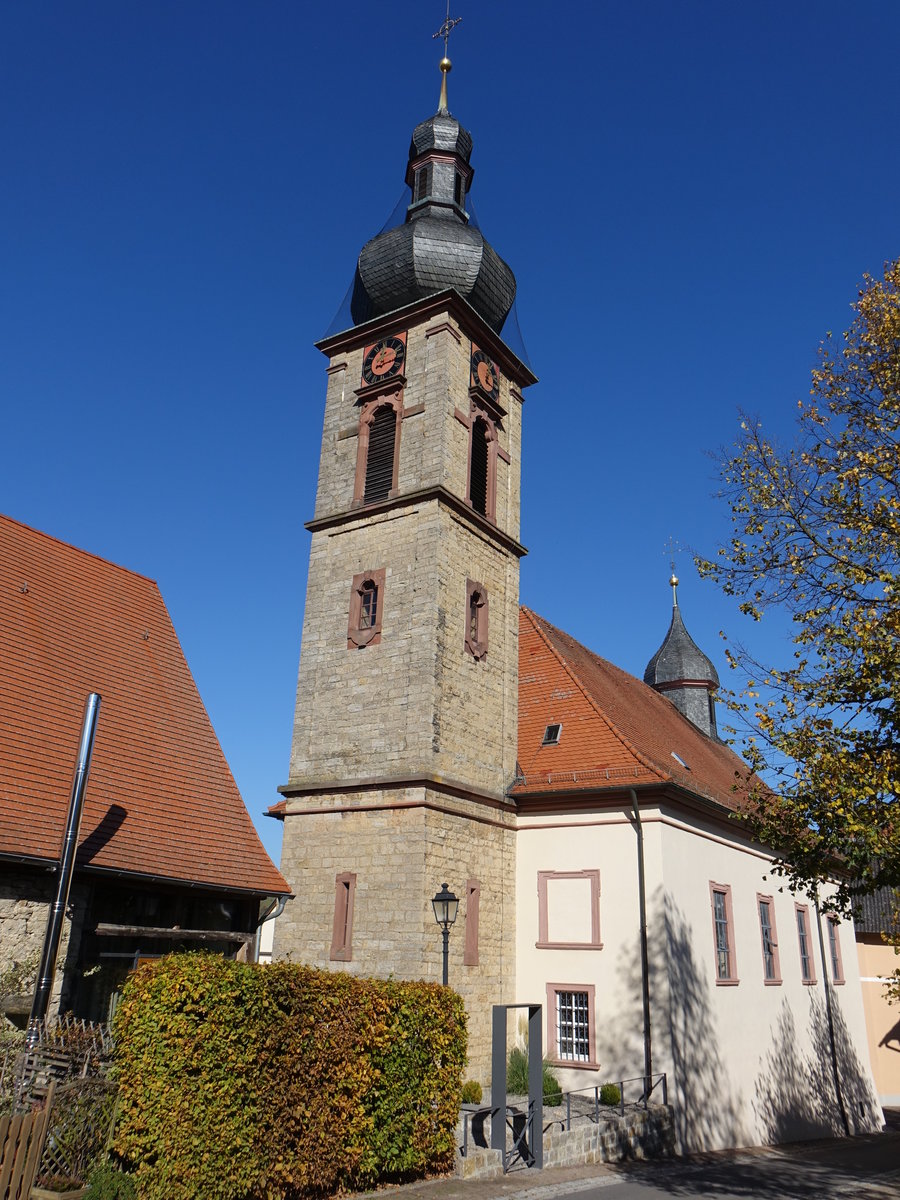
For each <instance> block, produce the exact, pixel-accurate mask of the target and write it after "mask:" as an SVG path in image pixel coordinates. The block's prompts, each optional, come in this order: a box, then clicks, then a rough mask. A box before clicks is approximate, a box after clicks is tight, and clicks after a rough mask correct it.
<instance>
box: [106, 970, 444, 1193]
mask: <svg viewBox="0 0 900 1200" xmlns="http://www.w3.org/2000/svg"><path fill="white" fill-rule="evenodd" d="M115 1033H116V1065H117V1070H118V1078H119V1088H120V1097H121V1109H120V1119H119V1125H118V1132H117V1135H116V1151H117V1152H118V1153H119V1154H120V1155H121V1156H122V1158H123V1159H124V1160H125V1162H126V1164H127V1165H130V1166H132V1167H133V1168H134V1171H135V1178H136V1182H137V1188H138V1192H139V1194H140V1196H141V1200H194V1198H195V1197H197V1196H215V1197H216V1200H259V1198H260V1197H265V1198H266V1200H282V1198H284V1197H292V1196H295V1195H297V1194H300V1193H304V1194H310V1195H311V1194H324V1193H328V1192H333V1191H335V1190H337V1189H338V1188H356V1189H359V1188H360V1187H361V1186H365V1185H368V1184H370V1183H373V1182H376V1181H379V1180H396V1179H402V1178H412V1177H414V1176H416V1175H423V1174H425V1173H427V1172H429V1171H439V1170H443V1169H446V1168H448V1167H449V1166H450V1165H451V1164H452V1162H453V1155H454V1152H455V1146H454V1130H455V1126H456V1120H457V1116H458V1098H459V1089H460V1081H461V1078H462V1070H463V1066H464V1064H465V1046H466V1038H465V1013H464V1010H463V1007H462V1001H461V1000H460V998H459V997H458V996H456V995H454V994H453V993H452V992H448V991H447V990H446V989H444V988H440V987H438V986H437V985H436V984H425V983H403V982H396V981H393V980H388V981H383V980H367V979H358V978H355V977H353V976H350V975H346V974H344V973H343V972H335V973H333V974H332V973H330V972H326V971H315V970H312V969H311V968H308V967H303V966H299V965H297V964H293V963H275V964H272V965H270V966H267V967H265V968H259V967H256V966H252V965H246V964H241V963H236V962H230V961H228V960H226V959H223V958H218V957H215V956H212V955H200V954H187V955H172V956H171V957H168V958H164V959H160V960H157V961H156V962H153V963H148V964H145V965H143V966H141V967H140V968H139V969H138V970H137V971H136V972H135V973H134V975H133V976H132V977H131V978H130V980H129V982H128V983H127V985H126V987H125V990H124V993H123V997H122V1001H121V1003H120V1004H119V1007H118V1010H117V1013H116V1021H115Z"/></svg>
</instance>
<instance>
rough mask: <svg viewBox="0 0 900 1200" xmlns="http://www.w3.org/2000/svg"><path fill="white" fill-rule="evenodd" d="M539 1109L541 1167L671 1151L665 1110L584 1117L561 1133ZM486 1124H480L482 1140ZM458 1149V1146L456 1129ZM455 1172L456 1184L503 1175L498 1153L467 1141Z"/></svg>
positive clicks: (631, 1109) (670, 1120) (669, 1114)
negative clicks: (541, 1133) (541, 1122)
mask: <svg viewBox="0 0 900 1200" xmlns="http://www.w3.org/2000/svg"><path fill="white" fill-rule="evenodd" d="M559 1111H560V1110H559V1109H545V1110H544V1166H545V1167H572V1166H580V1165H581V1164H583V1163H598V1162H623V1161H624V1160H626V1159H629V1158H639V1159H645V1158H657V1157H662V1156H666V1155H670V1154H674V1152H675V1118H674V1111H673V1109H672V1107H671V1105H663V1104H651V1105H650V1106H649V1107H648V1108H646V1109H644V1108H641V1107H638V1106H637V1105H634V1106H627V1107H626V1109H625V1116H624V1117H623V1116H621V1115H620V1114H619V1113H618V1112H611V1113H609V1114H607V1115H604V1116H603V1117H601V1119H600V1121H599V1123H597V1124H595V1123H594V1122H593V1120H591V1119H590V1118H588V1117H584V1116H578V1117H574V1116H573V1119H572V1125H571V1128H569V1129H565V1128H562V1127H561V1126H562V1125H563V1124H564V1122H562V1121H560V1120H559V1119H558V1117H556V1116H555V1115H554V1114H555V1113H558V1112H559ZM489 1126H490V1121H489V1120H486V1121H485V1122H484V1127H485V1140H486V1139H487V1138H488V1137H489V1133H488V1132H487V1131H488V1129H489ZM459 1145H460V1146H461V1145H462V1131H461V1130H460V1137H459ZM456 1171H457V1174H458V1175H459V1176H460V1178H462V1179H494V1178H497V1177H498V1176H500V1175H502V1174H503V1160H502V1156H501V1154H500V1151H499V1150H491V1149H490V1148H489V1147H487V1146H484V1145H478V1144H477V1141H476V1140H475V1139H474V1138H473V1137H472V1136H471V1134H470V1137H469V1145H468V1153H467V1154H466V1156H465V1158H464V1157H463V1156H462V1155H461V1154H458V1155H457V1159H456Z"/></svg>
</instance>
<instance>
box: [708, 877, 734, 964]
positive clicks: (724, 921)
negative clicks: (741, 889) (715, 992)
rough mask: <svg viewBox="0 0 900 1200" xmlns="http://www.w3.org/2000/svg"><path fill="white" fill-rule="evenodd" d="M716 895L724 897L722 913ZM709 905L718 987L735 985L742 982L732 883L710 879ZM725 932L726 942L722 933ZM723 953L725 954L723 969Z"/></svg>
mask: <svg viewBox="0 0 900 1200" xmlns="http://www.w3.org/2000/svg"><path fill="white" fill-rule="evenodd" d="M716 896H722V897H723V904H722V913H721V915H720V914H719V913H718V912H717V906H716ZM709 907H710V911H711V913H712V932H713V956H714V957H713V966H714V967H715V971H716V986H717V987H735V986H736V985H737V984H739V983H740V978H739V977H738V973H737V953H736V951H735V945H734V910H733V908H732V905H731V884H730V883H715V882H714V881H713V880H712V879H711V880H710V881H709ZM723 932H724V934H725V940H724V943H723V942H722V940H721V934H722V933H723ZM722 954H725V956H726V957H725V960H724V967H725V970H724V971H723V959H722V957H721V956H722Z"/></svg>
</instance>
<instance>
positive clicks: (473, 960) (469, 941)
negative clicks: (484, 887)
mask: <svg viewBox="0 0 900 1200" xmlns="http://www.w3.org/2000/svg"><path fill="white" fill-rule="evenodd" d="M480 907H481V884H480V882H479V881H478V880H477V879H467V880H466V940H465V944H464V947H463V966H464V967H477V966H478V910H479V908H480Z"/></svg>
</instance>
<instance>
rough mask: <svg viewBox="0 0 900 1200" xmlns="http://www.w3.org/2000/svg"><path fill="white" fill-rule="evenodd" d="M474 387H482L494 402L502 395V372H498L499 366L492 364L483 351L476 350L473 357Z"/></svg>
mask: <svg viewBox="0 0 900 1200" xmlns="http://www.w3.org/2000/svg"><path fill="white" fill-rule="evenodd" d="M472 386H473V387H480V388H481V390H482V391H483V392H486V393H487V394H488V395H489V396H490V397H491V399H493V400H496V399H497V397H498V396H499V395H500V372H499V371H498V370H497V364H496V363H494V362H492V361H491V359H489V358H488V356H487V355H486V354H485V353H484V351H483V350H476V351H475V352H474V353H473V355H472Z"/></svg>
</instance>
